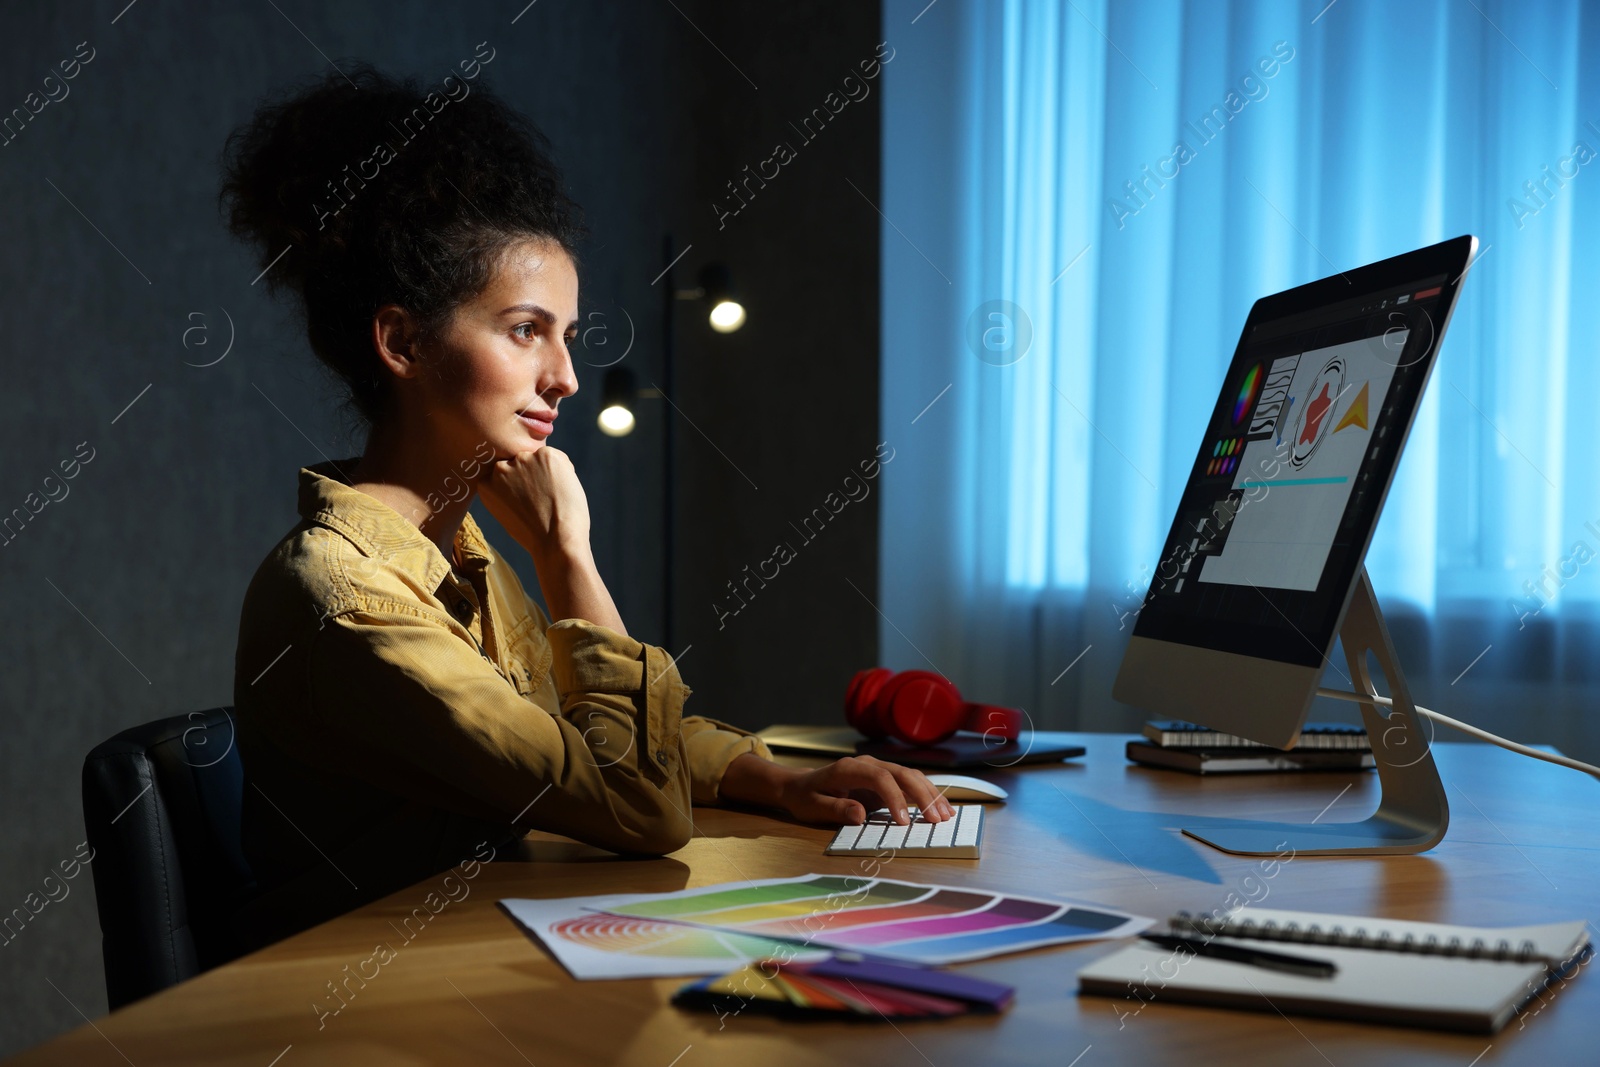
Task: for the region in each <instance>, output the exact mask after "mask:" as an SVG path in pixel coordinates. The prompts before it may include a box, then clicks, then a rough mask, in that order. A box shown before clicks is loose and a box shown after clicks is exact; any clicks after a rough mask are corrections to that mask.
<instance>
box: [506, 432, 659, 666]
mask: <svg viewBox="0 0 1600 1067" xmlns="http://www.w3.org/2000/svg"><path fill="white" fill-rule="evenodd" d="M478 495H479V496H480V497H482V498H483V503H484V506H485V507H487V508H488V509H489V514H491V515H493V516H494V517H495V518H496V519H498V520H499V522H500V525H502V526H504V527H505V528H506V531H507V532H508V533H510V534H511V536H512V537H514V538H516V540H517V543H518V544H520V545H521V546H522V547H523V548H525V549H527V550H528V555H530V556H532V557H533V567H534V570H535V571H537V572H538V575H539V590H540V592H542V593H544V603H545V607H546V608H547V609H548V610H549V612H550V621H551V622H560V621H561V620H562V619H585V620H587V621H589V622H592V623H594V624H595V625H597V626H605V627H608V628H609V629H612V630H615V631H616V632H617V633H619V634H622V635H623V636H624V637H626V636H627V634H628V629H627V627H626V626H624V625H623V623H622V616H621V615H620V614H618V613H617V605H616V602H615V601H613V600H612V599H611V593H610V591H609V590H607V589H606V583H605V582H604V581H603V580H601V578H600V571H599V569H598V568H596V567H595V563H594V554H593V553H592V552H591V551H590V549H589V498H588V497H586V496H585V495H584V492H583V485H582V484H581V483H580V482H579V481H578V472H577V471H575V470H574V469H573V467H572V460H570V459H568V458H567V454H566V453H565V452H562V451H561V450H560V449H555V448H551V447H550V446H549V445H545V446H544V447H542V448H539V449H536V450H535V451H532V452H518V453H517V454H516V455H515V456H513V457H511V458H510V459H501V460H496V461H495V462H494V463H493V464H492V465H491V466H490V467H489V470H488V473H487V474H486V475H484V477H483V478H482V480H481V481H479V482H478Z"/></svg>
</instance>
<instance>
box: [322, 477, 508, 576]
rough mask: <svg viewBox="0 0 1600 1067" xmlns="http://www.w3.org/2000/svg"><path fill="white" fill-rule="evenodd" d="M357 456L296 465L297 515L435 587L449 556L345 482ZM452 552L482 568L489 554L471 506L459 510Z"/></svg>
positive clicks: (465, 566)
mask: <svg viewBox="0 0 1600 1067" xmlns="http://www.w3.org/2000/svg"><path fill="white" fill-rule="evenodd" d="M360 459H361V457H360V456H353V457H351V458H350V459H341V460H327V461H326V462H323V463H314V464H311V465H310V466H306V467H302V468H300V498H299V506H300V517H301V518H303V519H306V520H308V521H310V522H316V523H320V524H322V525H323V526H327V527H329V528H330V529H333V530H336V531H338V532H339V533H340V534H343V535H344V537H345V538H346V539H348V540H349V541H350V542H351V543H352V544H354V545H355V546H356V547H357V548H359V549H361V551H362V552H363V553H365V554H366V555H367V556H370V557H373V558H377V559H383V560H385V561H387V562H388V563H390V564H392V565H394V566H396V567H400V568H402V569H403V570H406V571H408V572H409V573H410V574H411V575H412V576H413V577H414V578H418V579H420V581H421V585H422V588H424V589H429V590H433V589H437V588H438V587H439V585H440V584H441V583H442V582H443V581H444V576H445V574H446V573H448V572H449V570H450V567H451V561H450V560H447V559H445V557H444V553H442V552H440V551H439V546H438V545H436V544H434V543H433V542H432V541H430V540H429V539H428V538H427V537H425V536H424V535H423V533H422V530H421V529H419V528H418V527H417V524H416V523H414V522H412V521H411V520H410V519H407V518H406V517H405V516H404V515H401V514H400V513H399V512H398V511H396V510H394V508H391V507H390V506H389V505H388V504H385V503H383V502H382V501H381V500H378V499H377V498H376V497H371V496H368V495H367V494H366V493H363V492H362V491H361V490H359V489H356V488H355V487H353V486H352V485H351V484H350V482H349V479H348V478H347V476H346V472H347V471H350V470H353V469H355V466H356V464H357V463H359V462H360ZM455 555H456V558H457V559H458V560H459V561H460V564H461V567H462V569H463V570H467V571H475V570H482V569H483V568H484V567H486V566H488V564H489V562H490V560H491V558H492V556H493V550H492V549H491V548H490V547H489V543H488V541H486V540H485V539H484V536H483V531H482V530H481V529H480V528H479V527H478V524H477V522H476V521H475V520H474V519H473V517H472V513H471V512H468V513H466V514H465V515H463V516H461V526H460V527H459V528H458V529H457V530H456V537H455Z"/></svg>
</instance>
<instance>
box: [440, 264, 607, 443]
mask: <svg viewBox="0 0 1600 1067" xmlns="http://www.w3.org/2000/svg"><path fill="white" fill-rule="evenodd" d="M577 329H578V273H577V271H576V269H574V267H573V264H572V258H571V257H570V256H568V255H567V253H566V251H565V250H564V249H562V248H561V246H560V245H558V244H556V243H555V242H553V241H526V242H523V243H520V244H517V245H513V246H512V247H511V248H509V249H508V250H507V251H506V253H505V255H504V256H503V257H502V259H501V262H500V266H499V268H498V270H496V272H495V274H494V276H493V277H492V278H491V279H490V281H489V284H488V285H487V286H486V287H485V288H484V290H483V292H481V293H480V294H478V296H477V297H475V298H473V299H472V300H470V301H468V302H467V303H465V304H463V305H461V306H460V307H458V308H457V309H456V311H455V314H454V315H453V316H452V318H451V321H450V323H449V325H448V326H447V327H446V328H445V330H444V332H443V334H442V336H441V337H440V339H439V341H440V345H441V347H442V348H443V351H442V352H440V353H439V356H440V358H438V359H435V360H430V361H428V362H429V363H431V364H432V365H433V367H434V368H435V371H436V373H435V374H432V375H429V377H430V379H431V380H430V381H429V382H428V385H427V388H426V400H427V403H426V406H427V408H428V412H427V416H426V417H427V418H428V419H430V420H431V421H434V423H435V426H434V430H435V431H443V437H444V438H445V440H446V441H448V443H449V445H450V446H451V451H453V452H455V451H458V450H459V454H460V455H461V456H463V457H466V456H473V455H477V456H479V457H480V458H482V456H483V455H484V453H483V451H482V450H483V447H484V445H486V444H487V445H488V446H490V447H492V448H493V449H494V455H495V458H497V459H505V458H509V457H511V456H514V455H516V454H517V453H519V452H531V451H533V450H535V449H537V448H540V447H542V446H543V445H544V442H545V439H546V438H548V437H549V436H550V435H551V433H552V432H553V431H554V429H555V425H554V424H555V415H556V405H557V403H558V402H559V401H560V400H561V398H562V397H564V396H571V395H572V394H573V393H575V392H577V391H578V378H577V375H575V374H574V373H573V369H572V356H571V354H570V353H569V352H568V351H567V346H568V345H569V344H570V343H571V342H572V341H573V339H574V338H575V336H576V334H577ZM441 423H442V425H441Z"/></svg>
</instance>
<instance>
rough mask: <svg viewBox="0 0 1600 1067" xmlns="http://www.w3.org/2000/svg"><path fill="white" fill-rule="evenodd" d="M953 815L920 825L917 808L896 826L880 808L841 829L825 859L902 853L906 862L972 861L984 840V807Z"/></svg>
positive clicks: (972, 806)
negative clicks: (906, 820)
mask: <svg viewBox="0 0 1600 1067" xmlns="http://www.w3.org/2000/svg"><path fill="white" fill-rule="evenodd" d="M954 807H955V809H956V815H955V818H953V819H946V820H944V821H943V822H923V821H921V820H920V819H919V818H918V816H919V815H921V812H920V811H918V810H917V808H915V807H912V808H908V809H907V814H908V815H910V816H911V821H910V822H908V823H907V824H906V825H904V826H900V825H898V824H896V823H895V821H894V819H893V818H892V817H891V816H890V815H889V809H888V808H879V809H878V810H877V811H874V812H872V813H871V814H869V815H868V816H867V821H866V822H865V823H862V824H861V825H860V826H842V827H840V828H839V832H838V834H836V835H835V836H834V839H833V841H832V842H831V843H829V845H828V847H827V849H826V850H825V851H824V853H823V854H824V855H827V856H875V855H878V854H879V853H881V852H883V851H884V850H886V849H888V850H893V851H896V852H904V853H905V855H906V858H907V859H924V858H926V859H952V860H975V859H977V858H978V845H979V843H980V839H981V838H982V836H983V805H982V804H956V805H954Z"/></svg>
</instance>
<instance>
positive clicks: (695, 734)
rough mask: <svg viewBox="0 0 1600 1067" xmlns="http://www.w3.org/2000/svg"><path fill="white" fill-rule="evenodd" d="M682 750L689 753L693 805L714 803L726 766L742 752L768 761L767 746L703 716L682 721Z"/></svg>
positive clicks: (691, 716)
mask: <svg viewBox="0 0 1600 1067" xmlns="http://www.w3.org/2000/svg"><path fill="white" fill-rule="evenodd" d="M683 740H684V747H685V748H686V750H687V751H688V753H689V783H690V789H691V793H692V795H693V797H694V802H695V803H696V804H715V803H716V802H717V799H718V797H719V795H720V792H721V787H722V775H723V773H724V772H725V771H727V769H728V764H730V763H732V762H733V761H734V760H735V759H737V758H738V757H740V756H742V755H744V754H745V753H746V752H752V753H754V754H755V755H757V756H760V757H761V758H762V759H767V760H769V759H771V758H772V750H771V749H769V748H768V747H767V743H766V742H765V741H763V740H761V738H759V737H757V736H756V735H755V734H753V733H751V732H750V731H748V730H743V729H740V728H739V727H737V726H733V725H730V724H729V723H725V722H721V721H719V720H717V719H710V718H707V717H705V716H703V715H686V716H684V718H683Z"/></svg>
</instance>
